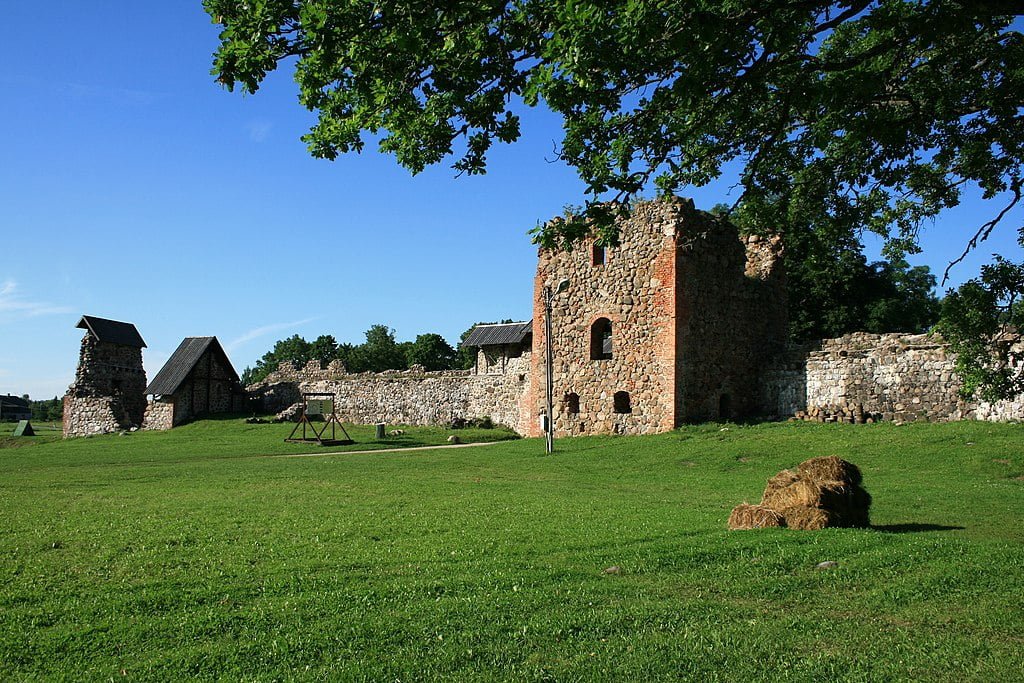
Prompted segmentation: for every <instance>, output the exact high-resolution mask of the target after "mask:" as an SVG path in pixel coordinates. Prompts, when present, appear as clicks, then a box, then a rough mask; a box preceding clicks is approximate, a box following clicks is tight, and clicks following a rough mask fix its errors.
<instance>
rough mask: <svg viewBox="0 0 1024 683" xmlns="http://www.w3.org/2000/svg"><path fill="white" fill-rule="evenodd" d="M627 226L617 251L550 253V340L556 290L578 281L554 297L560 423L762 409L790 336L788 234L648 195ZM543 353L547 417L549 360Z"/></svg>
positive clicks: (537, 293) (543, 267) (535, 375)
mask: <svg viewBox="0 0 1024 683" xmlns="http://www.w3.org/2000/svg"><path fill="white" fill-rule="evenodd" d="M620 229H621V233H620V242H619V244H618V245H617V246H616V247H614V248H603V247H600V246H598V245H596V244H593V243H591V244H588V245H584V246H585V248H582V249H574V250H572V251H568V252H566V251H542V252H541V254H540V262H539V264H538V267H537V276H536V278H535V284H534V330H533V338H534V339H535V340H537V342H538V343H537V348H538V349H541V348H543V344H544V325H543V324H542V323H543V319H544V293H543V290H544V287H545V286H551V287H553V286H554V285H555V283H558V282H560V281H562V280H568V283H569V284H568V287H567V288H566V290H565V291H564V292H563V293H561V294H558V295H556V296H555V297H554V298H553V301H552V316H551V325H552V347H553V370H552V375H553V380H554V387H555V388H556V390H557V391H556V397H555V398H556V405H555V406H554V416H553V417H554V421H555V429H556V431H557V432H558V433H561V434H587V433H597V434H608V433H615V434H627V433H628V434H648V433H654V432H663V431H667V430H671V429H674V428H676V427H678V426H680V425H682V424H683V423H684V422H696V421H702V420H715V419H731V418H737V417H745V416H751V415H756V414H759V413H760V412H761V405H760V401H759V395H758V389H757V387H758V384H759V381H760V377H761V372H762V369H763V368H765V367H766V366H767V364H768V363H769V362H770V361H771V360H772V359H773V358H774V357H775V356H777V355H778V354H779V353H781V352H782V351H783V350H784V348H785V343H786V310H785V301H786V292H785V283H784V281H783V279H782V275H781V267H780V266H781V264H780V261H779V256H780V245H779V241H778V239H762V238H759V237H749V238H744V239H741V238H740V236H739V235H738V233H737V231H736V228H734V227H733V226H732V225H731V224H730V223H728V222H726V221H724V220H719V219H716V218H714V217H712V216H710V215H709V214H706V213H704V212H701V211H697V210H696V209H695V208H694V207H693V203H692V202H689V201H685V200H682V199H675V200H671V201H657V202H646V203H643V204H640V205H638V206H637V207H636V209H635V210H634V211H633V214H632V215H631V216H630V218H629V219H628V220H626V221H625V222H624V223H623V224H622V225H621V226H620ZM533 358H534V362H533V368H532V373H531V385H530V389H531V393H532V398H531V401H530V405H531V407H532V410H533V412H534V413H536V414H539V413H541V412H542V411H543V410H544V405H543V403H544V398H545V391H544V382H545V360H544V357H543V354H539V353H538V354H535V355H534V357H533ZM530 425H531V429H530V431H529V433H530V434H532V435H540V434H541V433H542V432H541V427H540V424H539V422H538V421H536V420H533V421H531V422H530Z"/></svg>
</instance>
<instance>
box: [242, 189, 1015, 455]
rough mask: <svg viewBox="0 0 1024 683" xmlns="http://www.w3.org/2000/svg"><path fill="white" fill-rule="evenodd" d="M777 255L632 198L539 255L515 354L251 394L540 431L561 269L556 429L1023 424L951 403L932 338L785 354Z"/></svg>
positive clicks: (379, 414) (364, 412)
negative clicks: (754, 420) (609, 233)
mask: <svg viewBox="0 0 1024 683" xmlns="http://www.w3.org/2000/svg"><path fill="white" fill-rule="evenodd" d="M780 255H781V244H780V241H779V239H778V238H776V237H762V236H757V235H751V236H745V237H744V236H740V235H738V234H737V231H736V229H735V228H734V227H733V226H731V225H730V224H729V223H727V222H725V221H723V220H719V219H717V218H715V217H713V216H711V215H709V214H707V213H704V212H701V211H698V210H697V209H695V208H694V206H693V203H692V202H690V201H687V200H683V199H678V198H675V199H670V200H659V201H654V202H645V203H641V204H639V205H638V206H636V207H635V209H634V211H633V213H632V216H631V217H630V218H629V219H628V220H626V221H625V222H624V223H623V224H622V225H621V237H620V244H619V245H618V246H616V247H613V248H608V249H601V248H599V247H597V246H596V245H594V244H592V243H591V244H585V245H581V246H580V247H577V248H576V249H574V250H573V251H572V252H561V251H557V252H547V251H543V250H542V251H541V252H540V253H539V260H538V266H537V274H536V278H535V281H534V301H533V312H534V316H533V331H532V343H531V342H529V341H527V342H525V343H524V345H523V347H522V348H521V349H519V348H512V347H509V348H497V347H495V348H481V349H479V350H478V357H477V364H476V366H475V367H474V369H473V370H472V371H470V372H468V373H465V372H423V371H422V369H414V370H410V371H407V372H390V373H380V374H372V373H363V374H358V375H353V374H348V373H346V372H345V369H344V367H343V366H341V365H340V364H338V363H334V364H331V365H330V366H328V367H326V368H321V367H320V365H319V363H311V364H310V365H308V366H306V367H305V368H302V369H297V368H295V367H292V366H291V365H290V364H282V366H281V368H279V369H278V370H277V371H276V372H274V373H272V374H271V375H270V376H268V377H267V379H266V380H265V381H264V382H261V383H260V384H258V385H255V386H253V387H250V392H251V393H252V395H254V396H256V397H258V398H259V399H260V400H261V401H262V402H263V407H264V410H267V411H276V410H279V409H281V408H283V407H286V406H288V405H290V404H292V403H294V402H295V401H297V400H298V399H299V395H300V393H301V392H303V391H329V392H334V393H336V394H337V395H338V411H339V414H340V416H341V418H342V419H343V420H349V421H354V422H364V423H366V422H376V421H379V420H383V421H385V422H388V423H392V424H396V423H401V424H416V425H423V424H446V423H448V422H450V421H452V420H453V419H455V418H465V419H472V418H476V417H482V416H484V415H489V416H490V417H491V418H492V419H493V420H494V421H495V422H498V423H502V424H505V425H507V426H509V427H511V428H513V429H515V430H516V431H517V432H519V433H521V434H525V435H533V436H538V435H540V434H541V433H542V432H541V423H540V420H539V419H538V418H539V416H540V415H542V414H543V413H544V411H545V410H546V406H545V392H544V373H545V366H544V363H545V353H544V349H545V338H544V288H545V286H550V287H555V286H556V285H557V283H558V282H560V281H561V280H562V279H567V280H569V287H568V289H567V290H566V291H565V292H563V293H561V294H558V295H556V296H555V298H554V300H553V306H552V327H553V332H554V334H553V335H552V346H553V355H554V363H553V376H554V424H555V429H556V433H557V434H558V435H560V436H567V435H576V434H590V433H596V434H612V433H617V434H625V433H630V434H646V433H653V432H663V431H668V430H671V429H674V428H675V427H678V426H679V425H681V424H683V423H684V422H694V421H701V420H709V419H731V418H741V417H745V416H758V415H760V416H769V417H788V416H793V415H796V416H798V417H800V418H802V419H809V420H818V421H822V422H826V421H827V422H853V423H856V422H868V421H872V422H873V421H877V420H895V421H909V420H932V421H941V420H960V419H984V420H1019V419H1024V399H1018V400H1017V401H1003V402H1000V403H997V404H987V403H979V402H969V401H964V400H963V399H961V398H960V397H959V395H958V393H957V391H958V389H959V387H960V383H959V380H958V378H957V377H956V375H955V373H954V372H953V360H954V359H953V358H952V357H951V356H950V354H949V353H948V352H947V350H946V347H945V345H944V344H943V343H942V342H941V340H938V339H936V338H934V337H931V336H927V335H899V334H886V335H872V334H852V335H847V336H845V337H841V338H839V339H826V340H823V341H821V342H819V343H817V344H815V345H813V346H811V347H805V348H797V349H787V348H786V346H785V338H786V308H785V279H784V275H783V273H782V268H781V263H780ZM531 347H532V348H531Z"/></svg>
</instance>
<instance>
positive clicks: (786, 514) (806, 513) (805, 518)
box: [779, 505, 835, 531]
mask: <svg viewBox="0 0 1024 683" xmlns="http://www.w3.org/2000/svg"><path fill="white" fill-rule="evenodd" d="M779 514H781V515H782V517H783V519H785V520H786V526H787V527H789V528H790V529H800V530H802V531H815V530H817V529H824V528H826V527H830V526H835V524H834V520H833V515H832V513H830V512H829V511H828V510H822V509H821V508H815V507H808V506H806V505H793V506H791V507H788V508H785V509H783V510H779Z"/></svg>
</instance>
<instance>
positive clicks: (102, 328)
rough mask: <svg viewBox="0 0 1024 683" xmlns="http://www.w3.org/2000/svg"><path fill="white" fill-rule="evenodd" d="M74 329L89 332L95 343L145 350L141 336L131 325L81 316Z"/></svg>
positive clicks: (144, 343)
mask: <svg viewBox="0 0 1024 683" xmlns="http://www.w3.org/2000/svg"><path fill="white" fill-rule="evenodd" d="M75 327H78V328H81V329H83V330H89V333H90V334H92V336H94V337H96V339H97V341H101V342H110V343H112V344H124V345H125V346H134V347H136V348H139V349H144V348H146V342H144V341H142V335H141V334H139V331H138V330H137V329H135V325H132V324H131V323H122V322H118V321H117V320H107V319H106V318H96V317H93V316H91V315H83V316H82V319H81V320H79V321H78V324H77V325H75Z"/></svg>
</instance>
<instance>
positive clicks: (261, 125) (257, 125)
mask: <svg viewBox="0 0 1024 683" xmlns="http://www.w3.org/2000/svg"><path fill="white" fill-rule="evenodd" d="M273 127H274V124H273V123H271V122H270V121H265V120H257V121H250V122H249V123H247V124H245V129H246V130H247V131H249V139H250V140H252V141H253V142H263V141H264V140H266V139H267V136H268V135H270V129H271V128H273Z"/></svg>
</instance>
